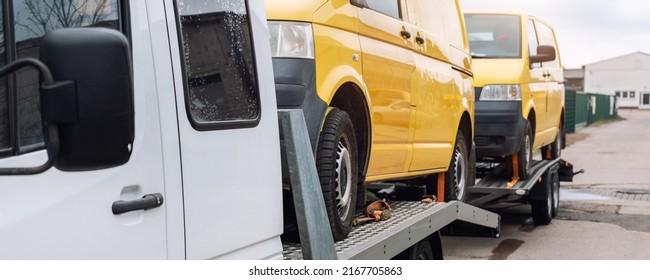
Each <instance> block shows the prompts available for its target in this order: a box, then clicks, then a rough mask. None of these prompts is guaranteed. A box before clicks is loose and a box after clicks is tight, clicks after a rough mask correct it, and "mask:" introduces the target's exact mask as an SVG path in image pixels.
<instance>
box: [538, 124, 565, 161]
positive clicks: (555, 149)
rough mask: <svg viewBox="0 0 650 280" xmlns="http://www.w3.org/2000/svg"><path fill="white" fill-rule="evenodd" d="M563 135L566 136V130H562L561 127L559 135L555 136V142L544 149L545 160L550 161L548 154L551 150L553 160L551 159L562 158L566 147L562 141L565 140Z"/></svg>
mask: <svg viewBox="0 0 650 280" xmlns="http://www.w3.org/2000/svg"><path fill="white" fill-rule="evenodd" d="M563 135H564V129H563V128H562V126H560V128H559V129H558V131H557V135H556V136H555V141H554V142H553V143H551V144H548V145H546V146H544V147H542V157H543V158H545V159H549V158H548V157H547V153H548V151H549V149H550V150H551V158H550V159H556V158H559V157H560V156H562V145H564V144H563V141H562V139H563V137H562V136H563Z"/></svg>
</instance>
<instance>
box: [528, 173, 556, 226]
mask: <svg viewBox="0 0 650 280" xmlns="http://www.w3.org/2000/svg"><path fill="white" fill-rule="evenodd" d="M555 175H557V173H555ZM546 178H553V176H546ZM552 181H554V180H553V179H551V180H544V181H543V182H542V185H540V186H538V187H543V189H542V193H543V194H544V197H545V199H543V200H531V202H530V205H531V208H532V214H533V222H534V223H535V224H536V225H548V224H550V223H551V220H552V219H553V191H552V190H551V188H552V185H553V182H552Z"/></svg>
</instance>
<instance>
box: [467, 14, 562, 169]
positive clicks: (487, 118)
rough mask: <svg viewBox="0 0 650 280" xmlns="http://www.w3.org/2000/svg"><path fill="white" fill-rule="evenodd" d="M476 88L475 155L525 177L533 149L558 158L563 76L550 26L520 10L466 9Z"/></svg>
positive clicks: (560, 137) (548, 156)
mask: <svg viewBox="0 0 650 280" xmlns="http://www.w3.org/2000/svg"><path fill="white" fill-rule="evenodd" d="M465 23H466V26H467V37H468V39H469V42H470V49H471V53H472V57H473V61H472V67H473V68H472V69H473V71H474V75H475V76H474V86H475V90H476V94H475V96H476V112H475V113H476V124H475V138H474V141H475V143H476V155H477V157H478V158H479V160H481V159H491V160H495V159H496V160H499V159H504V160H505V162H506V163H507V164H508V166H509V168H510V170H512V175H513V177H514V178H515V179H516V178H517V177H518V178H521V179H526V178H527V177H528V175H529V174H528V172H529V169H530V165H531V162H532V157H533V151H534V150H536V149H539V148H541V149H542V157H544V158H558V157H560V153H561V149H562V148H563V145H564V144H563V143H564V141H563V140H564V84H563V82H564V76H563V71H562V62H561V60H560V54H559V52H558V46H557V40H556V39H555V33H554V31H553V28H551V26H550V25H548V24H547V23H545V22H544V21H542V20H540V19H538V18H536V17H533V16H530V15H526V14H522V13H513V12H484V11H468V12H465Z"/></svg>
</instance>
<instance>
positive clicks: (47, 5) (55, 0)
mask: <svg viewBox="0 0 650 280" xmlns="http://www.w3.org/2000/svg"><path fill="white" fill-rule="evenodd" d="M110 1H111V0H23V3H24V4H25V7H26V9H27V13H28V16H27V17H26V19H27V21H28V22H27V23H23V22H19V21H18V20H16V24H17V25H20V26H21V27H23V28H25V29H27V30H29V32H31V33H33V34H34V35H35V36H37V37H40V36H43V35H45V34H47V33H48V32H50V31H52V30H54V29H58V28H68V27H80V26H86V25H93V24H96V23H98V22H101V21H103V20H105V19H106V17H107V16H108V15H109V14H107V13H106V12H105V11H106V9H107V7H108V5H109V4H110Z"/></svg>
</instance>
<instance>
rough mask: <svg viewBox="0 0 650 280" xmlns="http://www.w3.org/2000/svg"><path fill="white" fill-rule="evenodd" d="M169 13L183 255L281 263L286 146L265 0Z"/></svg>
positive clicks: (170, 4)
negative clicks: (282, 142) (172, 20)
mask: <svg viewBox="0 0 650 280" xmlns="http://www.w3.org/2000/svg"><path fill="white" fill-rule="evenodd" d="M166 7H167V9H168V10H167V15H168V17H170V16H173V17H175V18H176V22H177V26H173V25H170V26H168V28H169V34H170V38H171V40H172V41H176V42H178V43H177V44H176V46H172V56H174V57H175V59H176V60H177V67H175V76H176V82H175V84H176V98H177V99H176V100H177V111H178V127H179V131H180V148H181V158H182V160H181V164H182V173H183V175H182V178H183V179H182V180H183V195H184V213H185V237H186V238H185V240H186V244H185V245H186V257H187V258H188V259H211V258H236V259H242V258H243V259H265V258H281V257H282V245H281V242H280V238H279V236H280V234H281V233H282V183H281V181H282V179H281V168H280V144H279V141H280V140H279V134H278V118H277V109H276V102H275V93H274V90H273V89H274V85H273V70H272V67H271V53H270V47H269V45H268V44H269V43H268V38H269V37H268V33H267V31H266V16H265V12H264V11H265V10H264V7H263V4H262V1H251V2H250V3H249V2H248V1H244V0H239V1H204V0H173V1H172V0H168V1H166ZM174 8H175V9H174ZM176 30H179V31H180V32H178V36H177V35H176V34H177V32H176ZM253 42H254V44H253ZM172 45H174V44H172Z"/></svg>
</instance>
